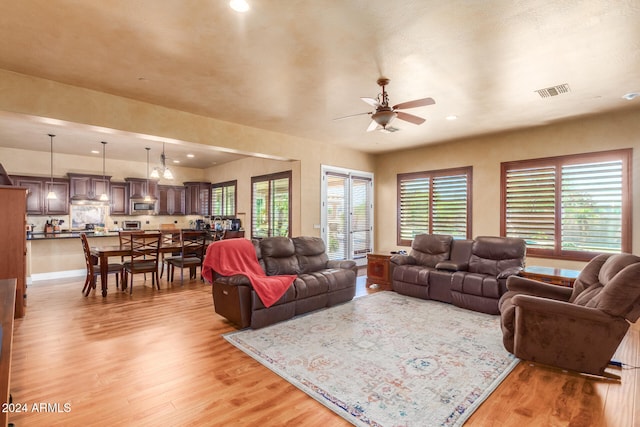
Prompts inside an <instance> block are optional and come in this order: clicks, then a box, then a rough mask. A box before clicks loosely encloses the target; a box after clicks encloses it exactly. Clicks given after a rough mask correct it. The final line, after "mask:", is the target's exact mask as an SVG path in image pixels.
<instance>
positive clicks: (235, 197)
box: [211, 179, 238, 217]
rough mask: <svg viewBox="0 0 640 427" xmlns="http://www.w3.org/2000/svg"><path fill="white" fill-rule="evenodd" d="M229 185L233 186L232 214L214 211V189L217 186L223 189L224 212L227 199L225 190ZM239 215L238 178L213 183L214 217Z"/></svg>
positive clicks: (212, 214)
mask: <svg viewBox="0 0 640 427" xmlns="http://www.w3.org/2000/svg"><path fill="white" fill-rule="evenodd" d="M229 187H233V214H232V215H224V214H218V213H214V211H213V191H214V189H216V188H221V189H222V205H221V206H222V212H224V211H225V205H224V201H225V200H226V197H225V192H226V191H227V190H226V189H227V188H229ZM237 215H238V180H235V179H234V180H232V181H225V182H217V183H215V184H211V216H212V217H235V216H237Z"/></svg>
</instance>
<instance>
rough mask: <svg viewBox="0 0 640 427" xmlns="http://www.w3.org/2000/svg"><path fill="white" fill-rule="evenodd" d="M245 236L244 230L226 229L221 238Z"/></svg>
mask: <svg viewBox="0 0 640 427" xmlns="http://www.w3.org/2000/svg"><path fill="white" fill-rule="evenodd" d="M242 237H244V230H224V232H223V233H222V237H221V239H220V240H225V239H239V238H242Z"/></svg>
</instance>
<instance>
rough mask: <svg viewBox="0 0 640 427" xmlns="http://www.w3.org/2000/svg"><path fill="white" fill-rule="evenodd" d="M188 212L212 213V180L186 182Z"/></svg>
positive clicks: (196, 213) (191, 213)
mask: <svg viewBox="0 0 640 427" xmlns="http://www.w3.org/2000/svg"><path fill="white" fill-rule="evenodd" d="M184 186H185V188H186V190H187V194H186V212H185V213H186V214H187V215H210V214H211V183H210V182H185V183H184Z"/></svg>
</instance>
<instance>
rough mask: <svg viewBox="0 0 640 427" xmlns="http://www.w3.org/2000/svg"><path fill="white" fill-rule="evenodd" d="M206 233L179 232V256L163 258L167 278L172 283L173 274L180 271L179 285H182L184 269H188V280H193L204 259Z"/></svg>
mask: <svg viewBox="0 0 640 427" xmlns="http://www.w3.org/2000/svg"><path fill="white" fill-rule="evenodd" d="M205 239H206V233H205V232H204V231H190V230H183V231H181V232H180V246H181V247H182V250H181V252H180V255H179V256H172V257H167V258H165V260H166V262H167V276H168V278H169V281H170V282H173V274H174V271H175V269H176V267H177V268H179V269H180V284H181V285H182V284H183V283H184V269H185V268H187V267H188V268H189V278H190V279H195V277H196V268H197V267H201V270H200V271H202V261H203V259H204V247H205Z"/></svg>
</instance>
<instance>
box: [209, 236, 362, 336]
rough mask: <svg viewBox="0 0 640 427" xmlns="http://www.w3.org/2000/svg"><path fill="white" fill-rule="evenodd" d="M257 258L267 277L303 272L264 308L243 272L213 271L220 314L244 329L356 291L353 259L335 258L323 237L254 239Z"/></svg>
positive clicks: (347, 298)
mask: <svg viewBox="0 0 640 427" xmlns="http://www.w3.org/2000/svg"><path fill="white" fill-rule="evenodd" d="M253 244H254V247H255V249H256V255H257V257H258V261H259V262H260V265H261V266H262V268H263V270H264V271H265V273H266V274H267V275H268V276H275V275H283V274H295V275H297V276H298V277H297V278H296V279H295V281H294V282H293V284H292V285H291V286H290V287H289V288H288V289H287V291H286V292H285V294H284V295H283V296H282V297H281V298H280V299H279V300H278V301H276V303H275V304H273V305H271V306H270V307H265V305H264V304H263V303H262V301H261V300H260V298H259V297H258V295H257V294H256V292H255V290H254V289H253V288H252V286H251V282H250V281H249V280H248V279H247V277H246V276H243V275H240V274H239V275H235V276H221V275H219V274H217V273H214V281H213V301H214V305H215V310H216V313H218V314H220V315H222V316H224V317H226V318H227V319H228V320H230V321H231V322H233V323H235V324H236V325H237V326H239V327H240V328H246V327H249V326H250V327H251V328H254V329H255V328H261V327H264V326H267V325H271V324H273V323H277V322H280V321H283V320H287V319H290V318H292V317H294V316H297V315H299V314H303V313H308V312H311V311H314V310H318V309H321V308H324V307H331V306H333V305H336V304H339V303H343V302H347V301H350V300H351V299H353V297H354V296H355V293H356V276H357V266H356V263H355V262H354V261H351V260H347V261H331V260H329V257H328V256H327V254H326V250H325V244H324V241H323V240H322V239H321V238H319V237H305V236H302V237H294V238H288V237H268V238H265V239H262V240H259V241H258V240H254V241H253Z"/></svg>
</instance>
